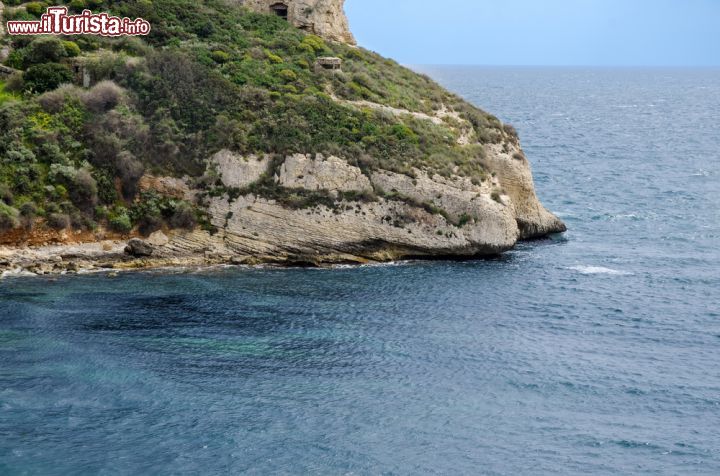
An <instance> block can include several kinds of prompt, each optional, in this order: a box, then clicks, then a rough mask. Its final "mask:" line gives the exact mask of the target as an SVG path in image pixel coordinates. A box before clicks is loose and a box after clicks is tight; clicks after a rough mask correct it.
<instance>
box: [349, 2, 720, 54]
mask: <svg viewBox="0 0 720 476" xmlns="http://www.w3.org/2000/svg"><path fill="white" fill-rule="evenodd" d="M345 11H346V12H347V14H348V17H349V20H350V27H351V29H352V31H353V33H354V34H355V37H356V38H357V40H358V43H359V44H360V45H361V46H363V47H366V48H368V49H371V50H374V51H377V52H379V53H381V54H383V55H385V56H390V57H392V58H394V59H396V60H398V61H399V62H401V63H404V64H476V65H513V66H519V65H528V66H532V65H542V66H720V0H346V2H345Z"/></svg>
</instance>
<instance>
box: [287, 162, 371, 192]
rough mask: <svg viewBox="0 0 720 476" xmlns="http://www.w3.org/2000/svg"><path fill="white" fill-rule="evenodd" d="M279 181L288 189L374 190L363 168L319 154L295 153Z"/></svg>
mask: <svg viewBox="0 0 720 476" xmlns="http://www.w3.org/2000/svg"><path fill="white" fill-rule="evenodd" d="M278 183H279V184H280V185H282V186H283V187H287V188H304V189H306V190H329V191H337V192H353V191H355V192H369V191H372V189H373V188H372V185H371V184H370V180H369V179H368V178H367V177H366V176H365V175H363V173H362V171H361V170H360V169H359V168H357V167H353V166H351V165H350V164H348V163H347V162H345V161H344V160H342V159H339V158H337V157H328V158H327V159H326V158H325V157H323V155H322V154H317V155H316V156H315V157H314V158H313V157H312V156H310V155H304V154H294V155H291V156H289V157H287V158H286V159H285V161H284V162H283V164H282V166H281V167H280V175H279V177H278Z"/></svg>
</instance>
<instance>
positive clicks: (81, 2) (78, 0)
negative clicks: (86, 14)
mask: <svg viewBox="0 0 720 476" xmlns="http://www.w3.org/2000/svg"><path fill="white" fill-rule="evenodd" d="M86 8H87V4H86V3H85V0H72V1H71V2H70V11H72V12H75V13H80V12H82V11H83V10H85V9H86Z"/></svg>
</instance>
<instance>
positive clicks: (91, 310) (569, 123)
mask: <svg viewBox="0 0 720 476" xmlns="http://www.w3.org/2000/svg"><path fill="white" fill-rule="evenodd" d="M416 69H417V70H420V71H422V72H424V73H426V74H428V75H430V76H431V77H433V78H434V79H436V80H437V81H439V82H440V83H441V84H443V85H444V86H446V87H447V88H449V89H450V90H452V91H454V92H456V93H458V94H459V95H461V96H463V97H464V98H466V99H468V100H469V101H471V102H473V103H474V104H476V105H478V106H481V107H482V108H484V109H486V110H488V111H491V112H492V113H494V114H496V115H497V116H498V117H500V118H501V119H502V120H503V121H505V122H508V123H511V124H513V125H515V127H516V128H517V129H518V131H519V132H520V136H521V139H522V144H523V146H524V150H525V151H526V153H527V156H528V158H529V159H530V162H531V163H532V167H533V170H534V176H535V182H536V188H537V193H538V195H539V197H540V199H541V200H542V202H543V203H544V204H545V205H546V206H547V207H548V208H549V209H550V210H552V211H553V212H554V213H556V214H557V215H558V216H560V217H561V218H562V219H563V220H564V221H565V222H566V223H567V225H568V228H569V231H568V232H567V233H565V234H563V235H557V236H552V237H550V238H548V239H544V240H540V241H533V242H526V243H522V244H520V245H519V246H517V248H516V249H515V250H513V251H511V252H508V253H506V254H505V255H503V256H501V257H499V258H496V259H490V260H478V261H465V262H451V261H435V262H420V261H413V262H398V263H391V264H387V265H381V266H362V267H340V268H335V269H279V268H243V267H237V268H213V269H205V270H197V269H192V270H183V269H174V270H162V271H153V272H130V273H122V274H120V275H119V276H117V277H111V276H108V275H104V274H97V275H76V276H63V277H59V278H57V277H56V278H25V277H22V278H6V279H4V280H2V281H0V474H2V475H21V474H29V475H36V474H37V475H48V474H73V475H81V474H108V475H115V474H129V475H136V474H322V475H325V474H329V475H366V474H367V475H371V474H372V475H375V474H378V475H379V474H386V475H417V474H442V475H460V474H468V475H477V474H488V475H524V474H532V475H535V474H588V475H594V474H598V475H600V474H603V475H604V474H653V475H664V474H668V475H678V474H693V475H696V474H701V475H703V474H706V475H717V474H720V71H718V70H711V69H706V70H688V69H589V68H486V67H447V66H443V67H439V66H423V67H416Z"/></svg>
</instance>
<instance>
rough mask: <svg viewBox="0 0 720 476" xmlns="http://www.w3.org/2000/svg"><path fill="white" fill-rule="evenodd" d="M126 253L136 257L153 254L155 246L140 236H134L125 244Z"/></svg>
mask: <svg viewBox="0 0 720 476" xmlns="http://www.w3.org/2000/svg"><path fill="white" fill-rule="evenodd" d="M125 253H127V254H129V255H130V256H135V257H142V256H151V255H152V254H153V247H152V245H151V244H149V243H146V242H145V241H143V240H141V239H139V238H133V239H132V240H130V241H128V243H127V246H125Z"/></svg>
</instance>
